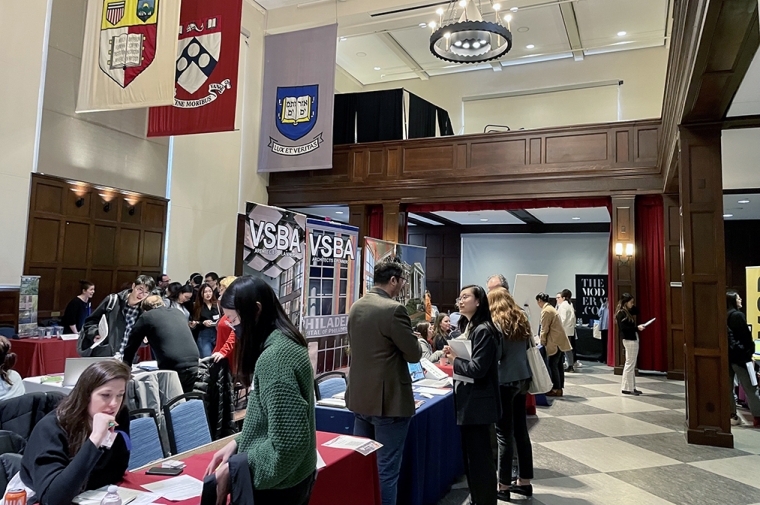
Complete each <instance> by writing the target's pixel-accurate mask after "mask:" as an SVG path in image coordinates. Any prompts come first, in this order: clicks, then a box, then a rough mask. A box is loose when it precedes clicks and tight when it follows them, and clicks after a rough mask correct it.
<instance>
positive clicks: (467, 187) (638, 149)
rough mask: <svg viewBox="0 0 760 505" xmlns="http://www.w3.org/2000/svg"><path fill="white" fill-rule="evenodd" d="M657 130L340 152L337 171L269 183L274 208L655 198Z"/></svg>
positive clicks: (512, 135)
mask: <svg viewBox="0 0 760 505" xmlns="http://www.w3.org/2000/svg"><path fill="white" fill-rule="evenodd" d="M659 128H660V122H659V121H658V120H652V121H637V122H620V123H609V124H607V123H605V124H597V125H584V126H576V127H566V128H545V129H537V130H529V131H515V132H507V133H492V134H482V135H460V136H453V137H442V138H432V139H416V140H404V141H394V142H371V143H365V144H354V145H346V146H336V147H335V148H334V151H333V168H332V169H330V170H311V171H301V172H287V173H273V174H271V176H270V179H269V204H270V205H278V206H283V207H288V206H296V205H298V206H303V205H319V204H331V203H342V204H349V205H351V204H355V203H383V202H399V201H400V203H401V204H402V205H403V204H405V203H412V202H433V201H444V202H452V201H465V200H509V199H515V198H525V197H526V195H531V196H537V197H542V196H543V197H547V198H549V197H554V196H562V197H572V196H591V195H599V196H609V195H610V193H612V192H617V191H627V192H631V193H646V192H652V193H655V192H659V191H660V188H661V186H662V179H661V177H660V170H659V168H658V167H657V138H658V134H659ZM558 174H561V175H562V178H561V184H560V183H558V179H557V175H558Z"/></svg>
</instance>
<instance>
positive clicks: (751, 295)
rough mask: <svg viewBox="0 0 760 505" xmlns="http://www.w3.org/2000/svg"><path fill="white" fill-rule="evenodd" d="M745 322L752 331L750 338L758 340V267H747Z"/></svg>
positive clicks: (759, 285) (759, 275)
mask: <svg viewBox="0 0 760 505" xmlns="http://www.w3.org/2000/svg"><path fill="white" fill-rule="evenodd" d="M746 272H747V299H746V300H744V306H745V307H747V324H748V325H749V327H750V328H751V331H752V339H753V340H760V267H747V270H746Z"/></svg>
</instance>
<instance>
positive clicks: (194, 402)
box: [164, 393, 211, 454]
mask: <svg viewBox="0 0 760 505" xmlns="http://www.w3.org/2000/svg"><path fill="white" fill-rule="evenodd" d="M164 418H165V419H166V430H167V431H168V433H169V445H170V446H171V451H172V454H179V453H181V452H186V451H190V450H192V449H195V448H196V447H200V446H201V445H204V444H210V443H211V432H210V431H209V427H208V418H207V417H206V407H205V406H204V404H203V394H201V393H185V394H183V395H179V396H178V397H176V398H173V399H171V400H169V402H168V403H167V404H166V405H164Z"/></svg>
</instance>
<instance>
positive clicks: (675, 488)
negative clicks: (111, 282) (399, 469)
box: [438, 362, 760, 505]
mask: <svg viewBox="0 0 760 505" xmlns="http://www.w3.org/2000/svg"><path fill="white" fill-rule="evenodd" d="M584 365H585V366H584V367H583V368H582V369H581V372H580V373H576V374H568V375H567V376H566V378H565V381H566V382H565V386H566V387H565V391H564V393H565V395H564V396H563V397H562V398H558V399H556V400H554V401H553V403H552V405H551V406H550V407H538V412H537V415H536V416H531V417H530V419H529V426H530V434H531V440H532V442H533V459H534V471H535V472H534V473H535V480H534V481H533V490H534V497H533V499H532V502H527V501H524V500H523V501H520V500H518V499H517V498H513V500H512V502H513V503H525V504H526V505H528V504H531V505H607V504H614V505H713V504H714V505H729V504H730V505H760V430H758V429H754V428H752V427H751V422H752V421H751V419H752V418H751V416H750V415H749V413H748V412H746V411H745V412H742V409H739V414H740V415H741V416H742V417H743V419H744V422H745V426H741V427H734V429H733V434H734V445H735V448H734V449H721V448H715V447H703V446H696V445H689V444H687V443H686V440H685V437H684V429H685V428H684V421H685V412H686V411H685V391H684V383H683V382H681V381H672V380H667V379H665V378H658V377H638V378H637V379H636V387H637V389H639V390H640V391H641V392H642V393H643V394H642V395H641V396H638V397H631V396H624V395H621V393H620V377H619V376H616V375H614V374H613V373H612V369H611V368H610V367H607V366H602V365H600V364H596V363H588V362H584ZM467 499H468V496H467V489H455V490H453V491H451V492H450V493H449V494H448V495H447V496H446V497H445V498H444V499H443V500H441V502H439V504H438V505H463V504H466V503H467Z"/></svg>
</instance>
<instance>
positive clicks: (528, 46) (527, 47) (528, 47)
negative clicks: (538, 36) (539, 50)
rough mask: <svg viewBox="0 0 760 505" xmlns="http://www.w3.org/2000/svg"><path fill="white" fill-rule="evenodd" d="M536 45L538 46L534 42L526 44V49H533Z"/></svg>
mask: <svg viewBox="0 0 760 505" xmlns="http://www.w3.org/2000/svg"><path fill="white" fill-rule="evenodd" d="M534 47H536V46H534V45H533V44H528V45H527V46H525V49H533V48H534Z"/></svg>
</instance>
